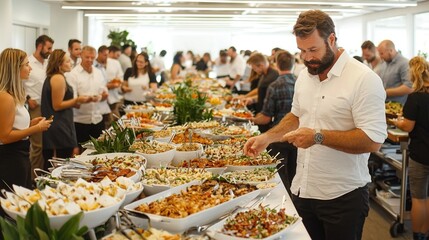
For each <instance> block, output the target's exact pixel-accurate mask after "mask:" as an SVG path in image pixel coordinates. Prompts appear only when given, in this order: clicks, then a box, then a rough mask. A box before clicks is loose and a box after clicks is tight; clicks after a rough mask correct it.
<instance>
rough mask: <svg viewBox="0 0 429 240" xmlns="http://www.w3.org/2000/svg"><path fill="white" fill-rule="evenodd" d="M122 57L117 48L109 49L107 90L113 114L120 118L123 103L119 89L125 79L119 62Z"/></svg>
mask: <svg viewBox="0 0 429 240" xmlns="http://www.w3.org/2000/svg"><path fill="white" fill-rule="evenodd" d="M120 55H121V50H120V49H119V48H118V47H116V46H110V47H109V56H108V58H107V62H106V78H107V81H108V83H107V89H109V98H108V99H107V102H108V103H109V106H110V110H112V114H114V115H116V116H118V117H119V115H120V114H119V107H120V105H121V103H122V95H121V94H120V93H119V89H120V87H121V85H122V80H123V78H124V72H123V71H122V67H121V64H120V63H119V61H118V58H119V56H120Z"/></svg>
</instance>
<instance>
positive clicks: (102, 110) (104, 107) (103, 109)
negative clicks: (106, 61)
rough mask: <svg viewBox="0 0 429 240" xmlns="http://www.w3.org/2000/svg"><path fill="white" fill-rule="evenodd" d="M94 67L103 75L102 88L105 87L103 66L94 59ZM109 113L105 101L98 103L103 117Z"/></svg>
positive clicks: (105, 79)
mask: <svg viewBox="0 0 429 240" xmlns="http://www.w3.org/2000/svg"><path fill="white" fill-rule="evenodd" d="M94 67H96V68H97V69H99V70H100V71H101V74H102V75H103V80H104V82H103V86H106V85H107V77H106V69H105V68H104V66H103V64H101V63H99V62H98V61H97V59H96V60H94ZM106 89H107V87H106ZM111 112H112V111H111V110H110V107H109V104H108V103H107V99H106V100H104V101H100V113H101V114H103V115H104V114H108V113H111Z"/></svg>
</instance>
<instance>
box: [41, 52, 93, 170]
mask: <svg viewBox="0 0 429 240" xmlns="http://www.w3.org/2000/svg"><path fill="white" fill-rule="evenodd" d="M71 69H72V67H71V61H70V57H69V56H67V54H66V52H64V51H63V50H61V49H56V50H54V51H53V52H52V54H51V55H50V57H49V62H48V66H47V69H46V80H45V82H44V84H43V88H42V101H41V110H42V116H44V117H46V118H51V117H53V119H54V121H53V122H52V126H51V127H50V128H49V130H48V131H46V132H44V133H43V158H44V159H45V163H44V169H45V170H47V168H48V167H49V162H48V160H49V159H51V158H52V157H53V156H55V157H60V158H69V157H72V154H73V149H74V148H75V147H77V140H76V130H75V127H74V123H73V107H77V108H78V107H79V106H80V104H84V103H88V102H90V101H91V97H89V96H79V97H76V98H73V88H72V87H71V86H70V85H69V84H68V83H67V82H66V79H65V77H64V74H65V73H67V72H70V71H71Z"/></svg>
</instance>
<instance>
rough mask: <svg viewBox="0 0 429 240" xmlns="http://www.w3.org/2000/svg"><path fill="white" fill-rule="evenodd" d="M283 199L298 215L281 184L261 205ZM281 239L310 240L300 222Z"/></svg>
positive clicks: (288, 210)
mask: <svg viewBox="0 0 429 240" xmlns="http://www.w3.org/2000/svg"><path fill="white" fill-rule="evenodd" d="M92 151H93V150H90V149H87V150H85V152H83V154H82V155H88V154H89V153H91V152H92ZM276 179H277V180H278V181H279V182H281V180H280V176H279V175H278V173H277V174H276ZM283 199H284V202H283V206H284V208H285V209H286V213H287V214H288V215H298V213H297V211H296V209H295V206H294V205H293V203H292V200H291V198H290V196H289V195H288V193H287V191H286V189H285V188H284V186H283V184H281V183H280V184H278V185H277V186H276V187H275V188H274V189H273V190H271V192H270V194H269V196H268V197H267V198H266V199H265V200H264V201H263V205H264V206H265V205H266V206H267V207H270V208H279V206H281V205H282V201H283ZM255 201H256V199H255V200H252V201H251V202H250V203H249V205H251V204H252V203H253V202H255ZM256 207H257V206H254V208H256ZM210 230H211V228H209V230H208V231H210ZM281 239H300V240H306V239H311V238H310V236H309V235H308V232H307V230H306V229H305V227H304V224H303V223H302V221H301V222H299V223H297V224H296V226H295V227H294V228H292V229H290V231H288V232H287V233H285V235H284V236H283V237H282V238H281Z"/></svg>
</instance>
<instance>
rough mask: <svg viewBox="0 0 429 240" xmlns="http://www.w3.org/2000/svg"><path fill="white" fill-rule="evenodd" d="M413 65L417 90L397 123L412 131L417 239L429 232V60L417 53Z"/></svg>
mask: <svg viewBox="0 0 429 240" xmlns="http://www.w3.org/2000/svg"><path fill="white" fill-rule="evenodd" d="M409 65H410V80H411V82H412V83H413V90H414V91H413V93H411V94H410V95H408V98H407V102H406V103H405V105H404V109H403V117H398V120H397V122H395V125H396V126H397V127H398V128H400V129H402V130H404V131H406V132H409V133H410V134H409V136H410V145H409V146H408V148H409V150H410V162H409V164H408V176H409V181H410V192H411V200H412V204H411V206H412V207H411V222H412V228H413V239H416V240H423V239H428V235H429V224H428V221H429V197H428V195H429V191H428V187H429V158H428V155H429V63H428V62H427V61H426V59H424V58H423V57H414V58H412V59H411V60H410V62H409Z"/></svg>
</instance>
